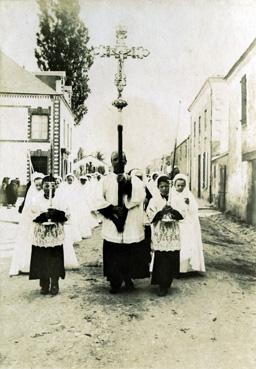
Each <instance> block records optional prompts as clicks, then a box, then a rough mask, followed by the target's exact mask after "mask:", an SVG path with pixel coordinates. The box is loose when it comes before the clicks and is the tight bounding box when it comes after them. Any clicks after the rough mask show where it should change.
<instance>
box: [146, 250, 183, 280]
mask: <svg viewBox="0 0 256 369" xmlns="http://www.w3.org/2000/svg"><path fill="white" fill-rule="evenodd" d="M179 270H180V251H155V258H154V265H153V272H152V279H151V284H159V285H163V286H165V287H170V285H171V282H172V280H173V278H176V277H177V276H178V275H179Z"/></svg>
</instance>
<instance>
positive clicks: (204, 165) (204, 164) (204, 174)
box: [203, 152, 206, 188]
mask: <svg viewBox="0 0 256 369" xmlns="http://www.w3.org/2000/svg"><path fill="white" fill-rule="evenodd" d="M205 159H206V157H205V152H204V154H203V188H205V177H206V162H205Z"/></svg>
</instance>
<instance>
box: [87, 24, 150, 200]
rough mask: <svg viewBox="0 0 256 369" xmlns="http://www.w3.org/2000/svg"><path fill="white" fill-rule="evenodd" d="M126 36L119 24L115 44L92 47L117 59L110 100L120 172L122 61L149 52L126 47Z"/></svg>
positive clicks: (120, 170)
mask: <svg viewBox="0 0 256 369" xmlns="http://www.w3.org/2000/svg"><path fill="white" fill-rule="evenodd" d="M126 38H127V30H126V29H125V28H124V27H122V26H119V27H118V28H117V30H116V44H115V46H114V47H112V46H103V45H100V46H99V47H96V48H94V54H95V55H99V56H100V57H107V58H110V57H112V56H113V57H114V58H115V59H117V73H116V74H115V86H116V88H117V99H115V100H114V101H113V102H112V105H113V106H115V107H116V108H117V111H118V115H119V118H118V124H117V131H118V163H119V170H118V172H119V173H120V174H121V173H123V172H124V164H123V123H122V111H123V109H124V108H125V107H126V106H127V105H128V103H127V101H126V100H125V99H123V97H122V93H123V90H124V87H125V86H126V75H125V73H124V61H125V60H126V59H127V58H128V57H131V58H133V59H143V58H145V57H147V56H148V55H149V54H150V52H149V51H148V50H147V49H144V48H143V47H142V46H139V47H134V46H132V47H128V46H127V45H126V43H125V40H126ZM118 198H119V200H120V201H119V200H118V202H119V204H120V203H121V202H122V199H121V194H120V191H119V196H118Z"/></svg>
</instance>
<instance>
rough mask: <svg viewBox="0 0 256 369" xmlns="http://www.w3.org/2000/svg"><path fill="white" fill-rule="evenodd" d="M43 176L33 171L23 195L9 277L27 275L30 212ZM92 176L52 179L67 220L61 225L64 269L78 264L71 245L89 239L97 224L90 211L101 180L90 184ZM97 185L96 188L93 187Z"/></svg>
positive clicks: (32, 229)
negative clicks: (67, 214)
mask: <svg viewBox="0 0 256 369" xmlns="http://www.w3.org/2000/svg"><path fill="white" fill-rule="evenodd" d="M44 177H45V176H44V174H42V173H38V172H35V173H33V174H32V176H31V182H30V183H29V189H28V190H27V192H26V195H25V198H24V201H23V204H22V207H21V210H20V212H21V215H20V222H19V225H18V227H19V230H18V232H17V237H16V242H15V246H14V251H13V256H12V261H11V266H10V271H9V275H10V276H14V275H18V274H19V273H29V270H30V262H31V247H32V246H31V245H32V238H33V232H34V228H35V223H34V221H33V213H32V211H31V207H32V203H33V201H34V200H35V199H37V198H38V197H39V196H40V195H41V194H42V193H43V190H42V181H43V178H44ZM90 177H91V176H81V177H80V178H79V180H78V179H77V178H76V177H75V176H74V175H73V174H72V173H69V174H67V175H66V177H65V181H64V182H63V180H62V178H61V177H60V176H56V177H55V182H56V194H55V198H56V199H57V200H58V201H59V202H60V203H62V204H63V206H65V207H66V208H67V209H68V212H69V217H68V220H67V221H66V222H65V223H64V235H65V237H64V241H63V250H64V264H65V268H66V269H76V268H78V267H79V263H78V260H77V257H76V253H75V249H74V244H75V243H77V242H79V241H81V240H82V239H85V238H90V237H91V236H92V230H93V228H95V227H97V226H98V225H99V219H98V215H97V214H95V213H94V212H93V211H92V208H93V198H94V196H95V192H96V191H99V188H100V186H101V181H100V178H98V179H97V180H96V179H95V180H93V182H94V183H90V180H91V178H90ZM95 184H96V185H95Z"/></svg>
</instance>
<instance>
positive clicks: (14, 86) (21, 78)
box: [0, 50, 58, 95]
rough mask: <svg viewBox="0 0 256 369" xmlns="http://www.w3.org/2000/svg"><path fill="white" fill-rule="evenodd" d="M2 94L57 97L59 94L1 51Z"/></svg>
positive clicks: (0, 87) (0, 79)
mask: <svg viewBox="0 0 256 369" xmlns="http://www.w3.org/2000/svg"><path fill="white" fill-rule="evenodd" d="M0 92H2V93H3V92H4V93H8V92H9V93H25V94H40V95H57V94H58V93H57V92H56V91H55V90H53V89H52V88H50V87H49V86H47V85H46V84H45V83H43V82H41V81H40V79H39V78H37V77H35V76H34V75H33V74H32V73H30V72H28V71H27V70H25V69H24V68H22V67H21V66H20V65H19V64H17V63H16V62H15V61H14V60H12V59H11V58H9V57H8V56H7V55H5V54H4V53H3V52H2V51H1V50H0Z"/></svg>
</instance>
